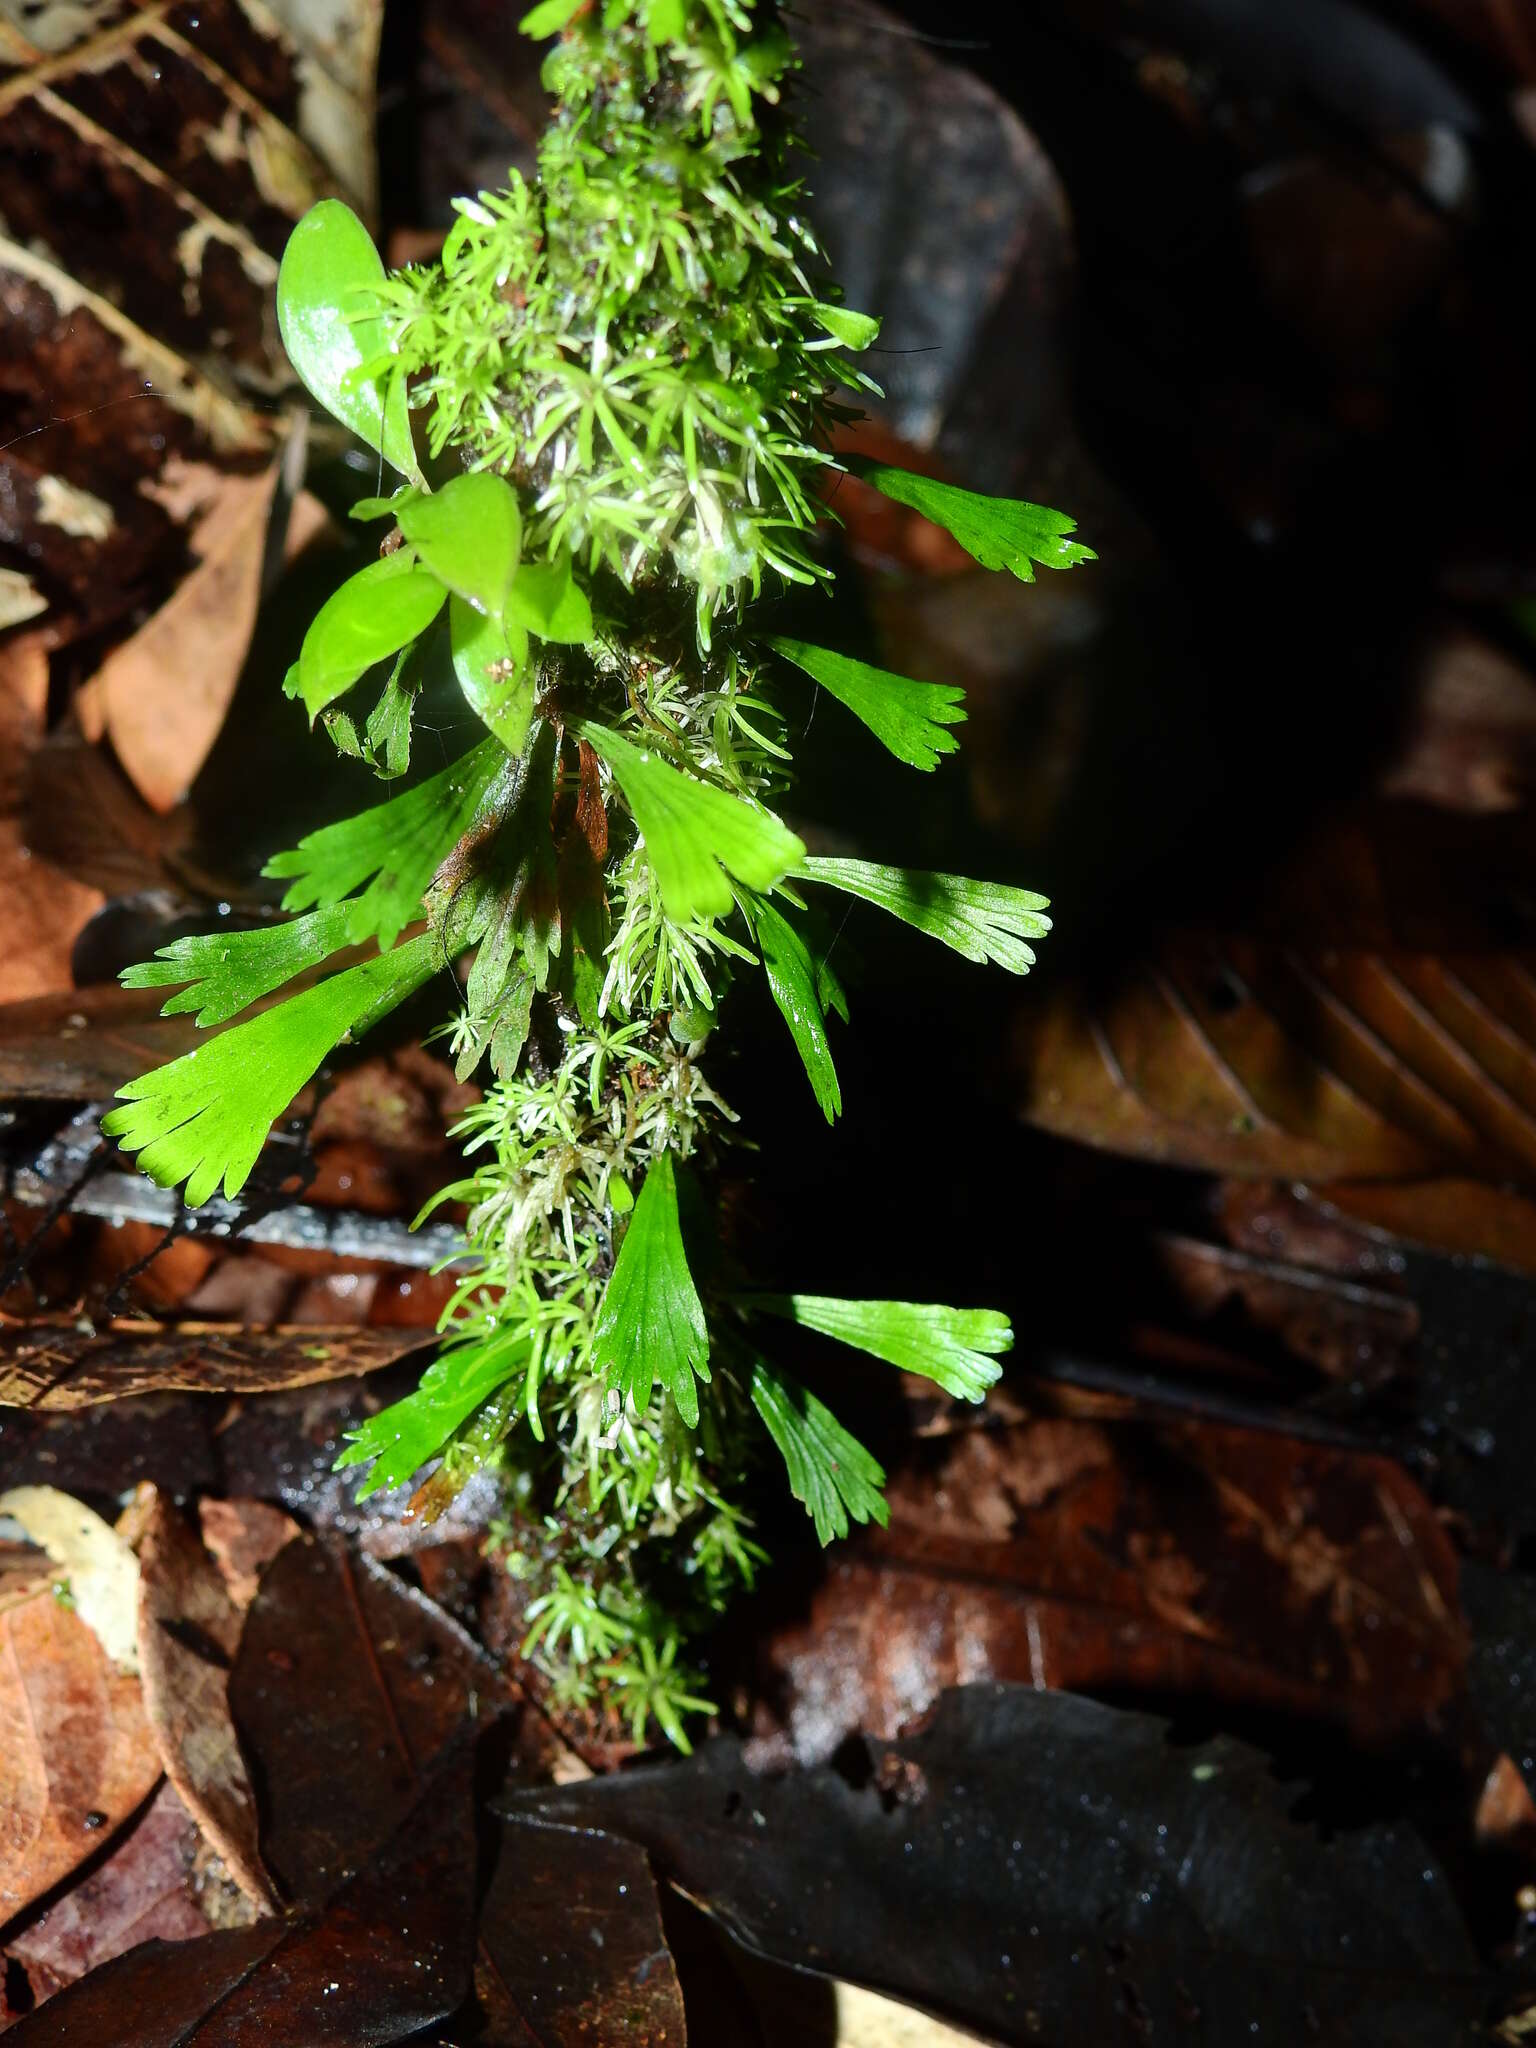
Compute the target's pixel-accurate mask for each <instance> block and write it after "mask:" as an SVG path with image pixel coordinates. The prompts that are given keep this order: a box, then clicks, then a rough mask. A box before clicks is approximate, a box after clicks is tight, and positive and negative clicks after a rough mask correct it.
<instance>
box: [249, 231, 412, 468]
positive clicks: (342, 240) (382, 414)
mask: <svg viewBox="0 0 1536 2048" xmlns="http://www.w3.org/2000/svg"><path fill="white" fill-rule="evenodd" d="M383 281H384V265H383V262H382V260H381V259H380V256H379V252H378V250H377V249H376V248H375V247H374V246H373V238H372V237H371V236H370V234H369V233H368V230H367V229H366V228H365V227H364V226H363V224H362V222H361V221H360V220H359V219H358V217H357V215H356V214H355V213H354V212H353V211H352V209H351V207H350V206H345V205H343V203H342V202H341V200H339V199H322V200H321V201H320V202H319V203H318V205H315V206H312V207H311V208H310V209H309V211H308V213H306V214H305V216H304V218H303V219H302V220H301V221H300V222H299V224H298V226H297V227H296V228H295V229H294V231H293V233H292V234H291V235H290V236H289V237H288V246H287V247H286V248H285V249H284V251H283V260H282V264H281V267H280V268H279V270H278V274H277V320H278V325H279V327H280V328H281V329H282V334H283V346H284V347H285V348H286V349H287V351H288V355H289V359H290V360H291V362H292V364H293V367H294V369H295V370H297V371H298V373H299V376H300V378H301V379H302V380H303V382H304V385H305V387H306V388H307V389H308V390H309V391H310V392H311V393H312V394H313V395H314V396H315V397H316V398H318V399H319V401H320V403H321V404H322V405H323V406H324V407H325V409H326V411H327V412H330V413H333V414H334V415H335V417H336V418H337V419H339V420H340V421H341V422H342V424H343V425H344V426H348V427H350V428H351V429H352V431H353V433H354V434H357V435H359V436H360V437H361V438H362V439H363V440H364V441H366V442H367V443H368V445H369V447H370V448H377V449H378V451H379V453H380V454H381V455H382V456H383V457H384V460H385V461H386V462H388V463H391V464H392V465H393V466H394V468H396V469H398V470H399V471H400V473H401V475H402V476H408V477H409V478H410V479H411V480H412V482H413V483H421V482H422V480H423V479H422V474H421V468H420V465H419V464H418V463H417V460H416V450H415V447H414V445H413V443H412V441H411V421H410V413H409V410H408V408H407V404H406V395H405V380H404V378H403V377H402V376H401V375H400V374H399V372H398V371H396V372H393V373H391V374H390V375H389V376H387V377H385V378H383V379H380V378H378V377H368V378H363V377H359V376H358V375H357V374H356V372H357V370H358V368H359V366H360V365H361V364H362V363H364V362H367V361H369V360H370V359H371V358H374V357H376V356H378V355H379V354H380V353H381V352H382V351H383V348H384V329H383V323H382V322H381V321H380V320H379V319H377V318H376V317H374V318H369V317H368V306H369V303H370V298H371V295H372V294H374V293H376V291H377V288H378V286H379V285H380V284H382V283H383Z"/></svg>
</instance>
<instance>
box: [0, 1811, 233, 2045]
mask: <svg viewBox="0 0 1536 2048" xmlns="http://www.w3.org/2000/svg"><path fill="white" fill-rule="evenodd" d="M223 1891H224V1885H223V1883H222V1882H221V1880H220V1878H219V1877H218V1875H217V1872H216V1870H215V1869H214V1867H212V1866H210V1865H208V1864H207V1863H206V1860H205V1859H204V1858H202V1857H201V1855H200V1851H199V1843H198V1836H197V1829H196V1827H195V1826H194V1825H193V1822H192V1818H191V1816H190V1814H189V1813H188V1812H187V1810H186V1808H185V1807H184V1806H183V1805H182V1803H181V1801H180V1800H179V1799H178V1798H177V1796H176V1793H175V1791H174V1789H173V1788H172V1787H171V1786H170V1785H167V1784H162V1785H161V1787H160V1789H159V1791H158V1792H156V1794H155V1796H154V1798H153V1799H151V1801H150V1802H149V1805H148V1806H147V1807H146V1808H145V1809H144V1811H143V1813H142V1814H141V1815H140V1816H139V1817H138V1819H137V1820H135V1821H134V1823H133V1825H132V1827H131V1828H129V1829H128V1830H127V1831H126V1832H125V1834H124V1835H123V1837H122V1839H121V1840H120V1841H119V1842H118V1843H117V1845H116V1846H115V1847H114V1849H113V1850H112V1853H111V1854H110V1855H109V1856H108V1857H107V1859H106V1861H105V1862H104V1863H103V1864H102V1865H101V1866H100V1868H99V1869H97V1870H93V1871H92V1872H91V1874H90V1876H89V1877H86V1878H84V1879H82V1881H81V1882H80V1883H79V1884H77V1885H75V1886H74V1887H72V1889H71V1890H69V1891H68V1892H66V1893H65V1895H64V1896H63V1898H61V1899H60V1900H59V1901H58V1902H57V1903H56V1904H55V1905H52V1906H50V1907H49V1908H48V1909H47V1911H46V1912H43V1913H41V1914H39V1915H38V1916H37V1917H36V1918H35V1919H33V1920H30V1921H28V1922H27V1923H26V1925H25V1926H23V1927H21V1928H20V1929H18V1930H17V1931H16V1933H14V1934H13V1935H12V1936H11V1938H10V1940H9V1941H8V1942H7V1943H6V1944H5V1950H4V1958H3V1960H4V1961H5V1962H8V1963H9V1965H10V1966H11V1968H12V1969H13V1970H14V1969H20V1970H22V1971H23V1972H24V1973H25V1979H26V1985H27V1991H28V1994H29V1996H30V1999H31V2002H32V2005H33V2006H34V2007H36V2006H39V2005H42V2004H43V2003H44V2002H45V2001H46V2000H48V1999H49V1998H51V1997H53V1995H54V1994H55V1992H58V1991H62V1990H63V1989H64V1987H65V1985H66V1984H73V1983H74V1982H75V1980H76V1979H77V1978H79V1977H83V1976H84V1975H85V1974H86V1972H87V1971H88V1970H94V1969H95V1968H96V1967H97V1966H98V1964H101V1963H104V1962H108V1961H109V1960H110V1959H111V1958H112V1957H113V1956H118V1955H121V1954H122V1953H123V1951H124V1950H125V1949H130V1948H134V1947H136V1946H137V1945H138V1943H139V1942H141V1941H190V1940H192V1939H193V1938H195V1937H196V1936H197V1935H200V1934H206V1933H208V1931H209V1929H210V1928H211V1927H213V1926H225V1927H227V1926H229V1925H230V1924H231V1906H230V1902H229V1901H228V1900H227V1899H226V1898H225V1897H224V1896H223ZM235 1910H236V1912H238V1907H237V1908H236V1909H235ZM248 1911H249V1909H248V1908H247V1912H248Z"/></svg>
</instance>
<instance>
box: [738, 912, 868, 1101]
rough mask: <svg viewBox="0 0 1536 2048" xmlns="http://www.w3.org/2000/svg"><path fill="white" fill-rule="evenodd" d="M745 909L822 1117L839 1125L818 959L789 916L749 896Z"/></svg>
mask: <svg viewBox="0 0 1536 2048" xmlns="http://www.w3.org/2000/svg"><path fill="white" fill-rule="evenodd" d="M742 907H743V909H744V910H745V911H746V914H747V917H748V919H749V921H750V923H751V925H752V929H753V933H754V935H755V937H756V939H757V944H758V950H759V951H760V952H761V954H762V956H763V971H764V972H765V973H766V975H767V976H768V987H769V989H770V990H771V991H772V994H773V1000H774V1001H775V1002H776V1003H777V1004H778V1006H779V1010H780V1013H781V1014H782V1016H783V1018H784V1022H785V1023H786V1024H787V1025H788V1026H789V1032H790V1036H791V1037H792V1038H793V1039H794V1041H795V1045H796V1047H797V1049H798V1050H799V1054H800V1057H801V1059H802V1060H803V1061H804V1062H805V1071H806V1073H807V1074H808V1075H809V1076H810V1082H811V1088H812V1090H813V1092H814V1094H815V1096H816V1100H817V1102H818V1103H820V1105H821V1112H822V1115H823V1116H824V1117H825V1118H826V1120H827V1122H828V1123H829V1124H830V1123H835V1122H836V1120H837V1118H838V1117H839V1116H840V1115H841V1114H842V1108H843V1091H842V1089H841V1087H840V1086H839V1084H838V1079H837V1068H836V1066H835V1065H834V1064H833V1060H832V1047H831V1044H830V1042H829V1041H828V1038H827V1018H826V1009H825V1006H824V1004H823V1000H822V990H821V982H820V976H819V974H818V971H817V966H816V962H815V961H814V960H813V959H812V958H811V954H810V949H809V947H808V946H807V945H806V943H805V941H804V939H802V938H801V936H800V934H799V933H798V932H797V931H796V930H795V928H794V926H793V925H792V924H791V923H790V922H789V920H788V918H785V917H781V916H780V914H779V912H778V911H777V910H775V909H774V907H773V905H772V904H771V903H767V902H765V901H764V900H763V899H762V898H761V897H752V896H744V898H743V906H742ZM838 994H839V995H841V990H839V991H838ZM846 1021H847V1018H846V1014H845V1016H844V1022H845V1023H846Z"/></svg>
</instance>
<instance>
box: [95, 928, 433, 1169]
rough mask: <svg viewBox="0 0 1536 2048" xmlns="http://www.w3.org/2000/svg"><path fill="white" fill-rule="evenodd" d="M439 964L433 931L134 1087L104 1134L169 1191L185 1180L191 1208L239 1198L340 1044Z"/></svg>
mask: <svg viewBox="0 0 1536 2048" xmlns="http://www.w3.org/2000/svg"><path fill="white" fill-rule="evenodd" d="M437 965H438V954H437V946H436V941H435V940H434V938H433V937H432V935H431V934H430V933H423V934H422V935H421V936H420V937H419V938H416V939H412V940H411V941H410V942H409V944H407V945H404V946H401V947H400V948H399V949H398V950H397V951H395V952H392V953H383V954H380V956H379V957H378V958H377V959H376V960H365V961H364V962H363V963H362V965H361V966H358V967H349V968H348V969H347V970H346V972H345V973H344V974H335V975H332V976H331V978H330V979H329V980H328V981H322V982H320V983H319V984H318V985H317V986H316V987H314V988H310V989H305V990H304V992H303V994H302V995H297V996H290V997H289V999H288V1001H287V1002H286V1003H279V1004H278V1005H277V1006H276V1007H275V1008H273V1009H270V1010H264V1011H263V1012H262V1013H261V1014H260V1015H259V1016H256V1017H251V1018H249V1019H248V1020H247V1021H246V1022H245V1023H243V1024H237V1025H235V1026H234V1027H233V1029H231V1030H229V1031H226V1032H223V1033H222V1034H221V1035H220V1036H219V1037H217V1038H211V1039H209V1041H208V1042H207V1044H206V1045H198V1046H194V1047H193V1049H192V1050H191V1052H188V1053H183V1054H182V1056H181V1058H180V1059H177V1060H172V1061H171V1062H170V1063H169V1065H167V1066H163V1067H157V1068H156V1069H155V1070H154V1072H153V1073H149V1074H143V1075H141V1076H140V1077H139V1079H138V1080H136V1081H129V1082H128V1083H127V1084H126V1085H125V1086H124V1087H122V1088H119V1089H118V1091H117V1092H118V1095H119V1097H120V1098H121V1107H120V1108H117V1109H114V1110H112V1111H110V1112H109V1113H108V1114H107V1115H106V1116H104V1117H103V1118H102V1120H101V1128H102V1130H103V1131H104V1132H105V1133H106V1135H107V1136H108V1137H109V1138H116V1139H117V1141H118V1143H119V1144H120V1145H121V1146H122V1148H123V1150H124V1151H125V1152H137V1153H138V1155H139V1161H138V1163H139V1167H140V1169H141V1170H142V1171H143V1172H144V1173H147V1174H148V1175H149V1177H150V1179H151V1180H153V1181H155V1182H157V1183H158V1184H159V1185H160V1186H161V1187H175V1186H176V1185H177V1183H178V1182H180V1181H185V1182H186V1183H187V1193H186V1199H187V1202H188V1204H189V1206H190V1207H192V1208H196V1207H197V1206H198V1205H199V1204H200V1203H202V1202H206V1201H207V1200H208V1198H209V1196H210V1195H212V1194H213V1192H214V1190H215V1189H216V1188H217V1187H218V1185H219V1183H220V1181H221V1180H222V1182H223V1183H224V1192H225V1194H226V1195H228V1196H231V1197H233V1196H234V1195H237V1194H238V1193H239V1192H240V1190H241V1188H242V1187H244V1185H245V1183H246V1180H247V1178H248V1177H249V1174H250V1171H251V1168H252V1167H253V1166H254V1165H255V1164H256V1159H257V1156H258V1154H259V1153H260V1151H261V1148H262V1145H263V1144H264V1143H265V1142H266V1136H267V1132H268V1131H269V1130H270V1129H271V1127H272V1125H273V1123H274V1122H275V1121H276V1119H277V1118H278V1117H280V1116H281V1115H282V1113H283V1111H284V1110H285V1109H286V1108H287V1107H288V1105H289V1103H290V1102H292V1100H293V1098H294V1097H295V1096H296V1095H297V1094H298V1092H299V1090H300V1089H301V1088H302V1087H303V1086H304V1084H305V1083H306V1082H307V1081H308V1080H310V1079H311V1077H312V1076H313V1074H314V1072H315V1070H316V1068H317V1067H318V1066H319V1065H320V1062H321V1061H322V1060H323V1059H324V1058H325V1056H326V1054H327V1053H328V1052H330V1051H331V1049H332V1047H333V1046H336V1045H339V1044H340V1043H341V1041H342V1040H343V1039H344V1038H346V1037H347V1036H348V1035H349V1034H351V1033H353V1032H362V1031H363V1030H365V1029H366V1028H367V1027H368V1025H370V1024H372V1023H374V1022H376V1021H377V1019H378V1018H380V1017H382V1016H383V1015H385V1014H386V1013H387V1012H388V1011H390V1010H392V1009H394V1008H395V1006H396V1005H397V1004H399V1003H402V1002H404V1000H405V998H406V997H407V996H408V995H410V994H411V992H412V991H413V990H414V989H417V988H419V987H420V986H421V984H422V983H423V982H424V981H425V980H426V979H427V977H428V975H430V974H431V973H432V972H433V970H434V968H435V967H436V966H437Z"/></svg>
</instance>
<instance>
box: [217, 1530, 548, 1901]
mask: <svg viewBox="0 0 1536 2048" xmlns="http://www.w3.org/2000/svg"><path fill="white" fill-rule="evenodd" d="M508 1698H509V1694H508V1690H507V1686H506V1683H505V1680H504V1679H503V1678H502V1677H501V1675H500V1673H499V1672H498V1671H497V1670H496V1668H495V1667H494V1665H492V1664H491V1663H490V1662H489V1660H488V1659H486V1658H485V1657H484V1655H483V1654H482V1653H481V1652H480V1651H479V1650H478V1649H477V1648H476V1646H475V1645H474V1643H473V1642H472V1641H471V1640H470V1638H469V1637H468V1636H466V1635H465V1634H464V1633H463V1632H462V1631H461V1630H459V1629H457V1628H456V1627H455V1626H454V1625H453V1624H452V1623H451V1622H450V1621H449V1620H448V1618H447V1616H446V1615H444V1614H443V1613H442V1611H441V1610H440V1609H438V1608H436V1607H434V1606H433V1605H432V1603H431V1602H430V1601H427V1600H424V1599H422V1598H421V1597H420V1596H419V1595H415V1594H413V1593H411V1592H410V1591H409V1590H408V1589H407V1588H406V1587H404V1586H402V1585H401V1584H400V1583H399V1582H398V1581H397V1580H396V1579H394V1578H393V1577H392V1576H391V1575H390V1574H389V1573H388V1572H386V1571H384V1570H383V1569H382V1568H381V1567H379V1566H377V1565H375V1564H373V1563H371V1562H370V1561H369V1560H367V1559H364V1558H358V1557H355V1556H352V1555H350V1554H348V1553H347V1552H346V1551H344V1550H341V1549H336V1548H332V1547H330V1546H328V1545H326V1544H324V1543H321V1542H317V1541H315V1540H313V1539H310V1538H306V1539H303V1540H300V1541H298V1542H296V1543H292V1544H289V1545H288V1547H287V1548H286V1549H285V1550H283V1551H282V1552H280V1553H279V1555H278V1557H277V1558H276V1560H275V1561H274V1562H273V1564H272V1565H271V1566H269V1567H268V1569H267V1571H266V1573H265V1574H264V1575H263V1578H262V1582H261V1587H260V1590H259V1591H258V1593H257V1595H256V1598H255V1600H254V1602H253V1603H252V1606H251V1610H250V1613H249V1615H248V1616H247V1618H246V1623H245V1629H244V1632H243V1634H242V1636H241V1639H240V1647H239V1653H238V1655H237V1657H236V1659H235V1661H234V1666H233V1669H232V1670H231V1672H230V1678H229V1702H230V1709H231V1712H232V1714H233V1716H234V1721H235V1726H236V1728H237V1729H238V1731H239V1735H240V1741H241V1745H242V1747H243V1749H244V1751H245V1754H246V1757H247V1758H248V1760H249V1762H250V1765H251V1769H252V1774H253V1777H254V1779H255V1784H256V1796H257V1802H258V1806H259V1810H260V1815H261V1855H262V1860H263V1862H264V1863H265V1865H266V1868H267V1869H268V1871H269V1872H270V1873H271V1875H272V1877H273V1879H274V1880H275V1882H276V1884H277V1885H278V1887H279V1890H280V1892H281V1893H282V1895H283V1896H284V1897H285V1898H288V1899H312V1898H315V1897H317V1896H320V1895H322V1894H323V1893H324V1892H326V1891H327V1890H328V1889H329V1888H330V1886H331V1885H333V1884H334V1883H336V1882H337V1881H338V1880H339V1879H340V1878H341V1876H342V1875H343V1874H344V1873H345V1872H347V1871H348V1870H352V1869H356V1868H358V1867H359V1866H360V1865H361V1864H362V1863H363V1861H364V1860H365V1858H366V1857H367V1856H368V1855H369V1854H370V1853H371V1852H372V1851H373V1850H374V1849H375V1848H376V1847H377V1846H378V1844H379V1842H380V1841H381V1840H382V1839H383V1837H384V1836H385V1835H387V1834H388V1833H389V1832H390V1830H391V1829H392V1828H393V1827H394V1826H395V1825H396V1823H397V1822H398V1821H399V1820H400V1818H401V1816H402V1814H403V1813H404V1812H405V1811H406V1810H407V1809H408V1808H409V1807H410V1806H411V1804H412V1803H413V1801H414V1799H415V1798H416V1796H417V1794H418V1792H419V1790H420V1787H421V1784H422V1781H423V1778H424V1776H425V1774H426V1772H427V1770H428V1769H429V1767H430V1766H431V1764H432V1762H433V1761H434V1759H435V1758H436V1757H437V1756H438V1755H439V1754H440V1753H441V1752H442V1751H443V1750H444V1749H445V1748H446V1746H447V1745H448V1743H449V1742H450V1741H451V1740H452V1739H454V1738H455V1737H457V1736H460V1735H462V1734H463V1733H464V1732H465V1731H466V1730H473V1729H474V1728H475V1727H477V1726H478V1725H480V1724H482V1723H484V1722H485V1721H487V1720H489V1719H490V1718H491V1717H492V1716H493V1715H494V1714H495V1713H496V1712H497V1711H499V1710H500V1708H501V1707H503V1706H504V1705H505V1704H506V1703H507V1701H508Z"/></svg>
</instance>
